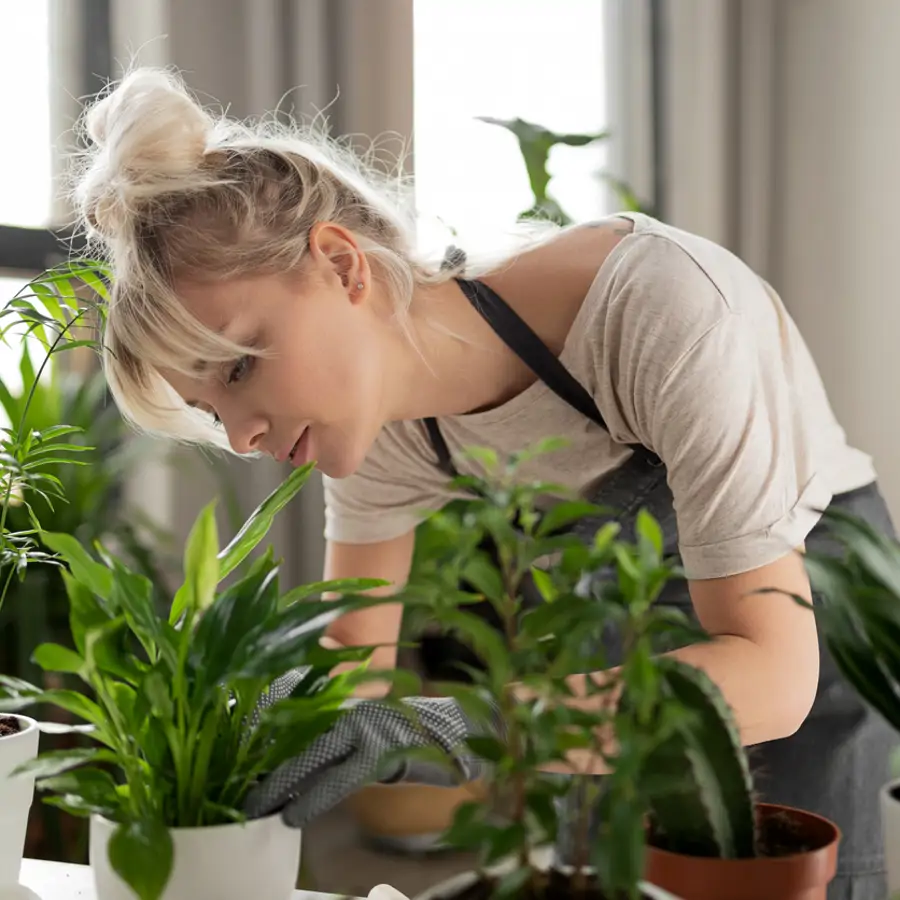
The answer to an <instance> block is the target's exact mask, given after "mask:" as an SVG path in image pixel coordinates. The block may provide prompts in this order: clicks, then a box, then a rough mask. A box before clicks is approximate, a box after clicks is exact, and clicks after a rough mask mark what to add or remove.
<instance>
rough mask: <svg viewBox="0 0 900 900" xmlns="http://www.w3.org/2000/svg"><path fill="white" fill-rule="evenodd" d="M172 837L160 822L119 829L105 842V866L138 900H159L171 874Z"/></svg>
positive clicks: (146, 821)
mask: <svg viewBox="0 0 900 900" xmlns="http://www.w3.org/2000/svg"><path fill="white" fill-rule="evenodd" d="M173 857H174V850H173V847H172V835H171V834H170V833H169V830H168V829H167V828H166V826H165V825H163V824H162V822H160V821H158V820H156V819H142V820H140V821H137V822H129V823H127V824H124V825H119V827H118V828H117V829H116V830H115V832H114V833H113V835H112V837H111V838H110V840H109V862H110V865H111V866H112V868H113V869H114V871H115V872H116V873H117V874H118V875H119V877H120V878H121V879H122V880H123V881H124V882H125V883H126V884H127V885H128V886H129V887H130V888H131V889H132V890H133V891H134V892H135V894H137V896H138V897H139V898H140V900H159V898H160V897H161V896H162V894H163V891H164V890H165V888H166V885H167V884H168V882H169V877H170V876H171V874H172V861H173Z"/></svg>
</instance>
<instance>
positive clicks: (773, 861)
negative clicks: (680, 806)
mask: <svg viewBox="0 0 900 900" xmlns="http://www.w3.org/2000/svg"><path fill="white" fill-rule="evenodd" d="M898 784H900V780H898ZM754 807H755V809H757V810H768V811H772V812H775V811H779V812H786V813H794V814H797V815H798V816H802V817H803V818H806V819H815V820H817V821H818V822H821V823H824V824H825V825H827V826H828V827H829V828H830V829H831V831H832V833H833V834H832V838H831V840H830V841H828V842H827V843H824V844H821V845H820V846H818V847H814V848H813V849H812V850H803V851H800V852H798V853H788V854H786V855H784V856H754V857H746V858H743V859H720V858H719V857H716V856H692V855H689V854H687V853H675V852H674V851H672V850H664V849H662V848H661V847H656V846H654V845H653V844H651V843H648V844H647V852H648V853H654V854H658V855H659V856H661V857H666V858H669V859H691V860H698V861H700V860H702V861H703V862H704V863H705V864H707V865H710V866H715V865H718V866H736V865H745V866H746V865H752V864H753V863H761V862H764V863H766V864H767V865H778V866H785V865H790V864H792V863H793V864H796V862H797V860H800V859H805V858H808V857H810V856H815V855H817V854H824V853H827V852H828V851H829V850H830V849H831V848H832V847H834V846H835V845H836V844H838V843H839V842H840V840H841V839H842V838H843V833H842V832H841V829H840V828H838V826H837V825H836V824H835V823H834V822H832V821H831V819H828V818H826V817H825V816H820V815H819V814H818V813H814V812H810V811H809V810H808V809H802V808H801V807H799V806H787V805H786V804H783V803H756V804H754Z"/></svg>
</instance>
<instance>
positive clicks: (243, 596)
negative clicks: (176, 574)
mask: <svg viewBox="0 0 900 900" xmlns="http://www.w3.org/2000/svg"><path fill="white" fill-rule="evenodd" d="M277 578H278V572H277V569H275V568H274V564H272V563H271V561H270V562H269V567H268V568H266V567H264V566H260V565H256V566H254V567H253V569H252V570H251V571H250V573H249V574H248V575H247V576H246V577H245V578H243V579H241V580H240V581H238V582H236V583H235V584H233V585H231V586H230V587H229V588H227V589H226V590H224V591H222V593H220V594H219V596H218V597H216V599H215V601H214V602H213V604H212V606H210V607H209V609H207V611H206V613H205V614H204V616H203V617H202V618H201V619H200V622H199V623H198V624H197V629H196V631H195V632H194V637H193V641H192V643H191V650H190V660H191V665H192V667H193V669H194V671H195V672H196V673H197V674H196V677H197V682H198V693H199V696H201V697H202V696H204V691H205V690H208V689H209V688H211V687H213V686H215V685H216V684H218V683H219V682H220V681H222V680H223V679H225V678H226V677H227V676H228V675H229V674H230V673H231V672H233V671H236V670H237V669H240V668H241V667H242V666H243V664H244V656H243V655H242V654H241V653H240V652H239V649H240V648H241V647H245V648H248V647H250V646H251V645H252V643H253V640H254V636H256V635H258V634H259V633H260V632H261V631H262V630H263V629H264V628H268V627H269V625H270V623H272V622H273V621H274V620H273V618H272V617H273V614H274V613H275V612H276V607H277V604H278V580H277ZM249 652H252V651H249ZM275 674H278V675H280V674H281V673H280V672H279V673H275Z"/></svg>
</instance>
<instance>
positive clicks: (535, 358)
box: [424, 278, 661, 477]
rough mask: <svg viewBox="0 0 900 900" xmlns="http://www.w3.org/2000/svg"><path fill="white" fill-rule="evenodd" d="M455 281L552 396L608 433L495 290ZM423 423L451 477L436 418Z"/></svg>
mask: <svg viewBox="0 0 900 900" xmlns="http://www.w3.org/2000/svg"><path fill="white" fill-rule="evenodd" d="M456 282H457V283H458V284H459V286H460V288H461V289H462V292H463V293H464V294H465V295H466V297H467V298H468V300H469V302H470V303H471V304H472V306H473V307H474V308H475V309H476V311H477V312H478V313H479V314H480V315H481V316H482V318H483V319H484V320H485V321H486V322H487V323H488V325H490V326H491V328H493V330H494V332H495V333H496V334H497V337H499V338H500V339H501V340H502V341H503V342H504V343H505V344H506V346H507V347H509V349H510V350H512V351H513V353H515V354H516V356H518V357H519V359H521V360H522V362H524V363H525V365H527V366H528V368H529V369H531V371H532V372H534V374H535V375H537V377H538V378H539V379H540V380H541V381H543V382H544V384H546V385H547V387H548V388H550V390H552V391H553V393H555V394H556V395H557V396H558V397H560V398H561V399H562V400H564V401H565V402H566V403H568V404H569V406H571V407H572V408H573V409H575V410H577V411H578V412H580V413H581V414H582V415H583V416H585V417H586V418H588V419H590V420H591V421H592V422H594V423H595V424H597V425H599V426H600V427H601V428H602V429H603V430H604V431H608V430H609V429H608V428H607V427H606V422H604V420H603V415H602V414H601V412H600V410H599V409H598V408H597V404H596V402H595V401H594V398H593V397H592V396H591V395H590V394H589V393H588V392H587V391H586V390H585V388H584V386H583V385H582V384H581V383H580V382H579V381H578V380H577V379H576V378H575V377H574V376H573V375H572V373H571V372H570V371H569V370H568V369H567V368H566V367H565V366H564V365H563V364H562V363H561V362H560V360H559V359H558V358H557V357H556V356H555V354H554V353H553V351H552V350H551V349H550V348H549V347H548V346H547V345H546V344H545V343H544V342H543V341H542V340H541V339H540V338H539V337H538V336H537V334H535V332H534V331H533V330H532V329H531V327H530V326H529V325H528V323H527V322H525V320H524V319H522V317H521V316H519V315H518V313H516V311H515V310H514V309H513V308H512V307H511V306H510V305H509V304H508V303H507V302H506V301H505V300H504V299H503V298H502V297H501V296H500V295H499V294H498V293H497V292H496V291H494V290H492V289H491V288H489V287H488V286H487V285H486V284H484V283H483V282H481V281H470V280H466V279H463V278H457V279H456ZM424 422H425V428H426V429H427V431H428V437H429V440H430V442H431V445H432V447H433V448H434V451H435V453H436V454H437V457H438V465H439V466H440V468H441V470H442V471H444V472H445V473H447V474H448V475H450V476H451V477H455V476H456V475H457V474H458V473H457V470H456V467H455V466H454V465H453V462H452V460H451V456H450V449H449V447H448V446H447V442H446V441H445V440H444V436H443V435H442V434H441V430H440V427H439V426H438V423H437V419H435V418H433V417H432V418H428V419H425V420H424ZM635 452H636V453H638V454H640V455H642V456H644V457H645V459H646V460H647V462H648V463H650V464H651V465H661V463H660V461H659V458H658V457H657V456H656V454H655V453H653V452H652V451H650V450H648V449H647V448H646V447H644V446H643V444H638V445H635Z"/></svg>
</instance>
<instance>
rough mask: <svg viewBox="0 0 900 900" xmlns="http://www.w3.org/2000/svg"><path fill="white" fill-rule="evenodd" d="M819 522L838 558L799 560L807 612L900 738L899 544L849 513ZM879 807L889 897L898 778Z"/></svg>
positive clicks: (899, 812)
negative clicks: (812, 598)
mask: <svg viewBox="0 0 900 900" xmlns="http://www.w3.org/2000/svg"><path fill="white" fill-rule="evenodd" d="M822 516H823V520H824V522H825V524H826V526H827V528H828V529H829V534H830V536H831V537H832V538H833V539H834V540H835V541H837V542H838V544H839V545H840V547H841V548H842V549H843V551H844V553H843V556H842V557H830V556H822V555H818V554H812V553H809V554H807V555H806V557H805V563H806V568H807V572H808V574H809V577H810V582H811V583H812V586H813V588H814V590H815V591H816V592H817V593H818V594H819V595H820V596H821V598H822V602H821V603H817V604H816V605H815V606H814V607H812V608H813V610H814V612H815V615H816V620H817V624H818V627H819V631H820V633H821V635H822V637H823V639H824V641H825V643H826V644H827V646H828V649H829V650H830V652H831V655H832V657H833V658H834V660H835V663H836V664H837V667H838V669H839V670H840V671H841V673H842V674H843V675H844V677H845V678H846V679H847V680H848V682H849V683H850V684H851V685H852V686H853V688H854V689H855V690H856V691H857V692H858V693H859V695H860V696H861V697H862V698H863V699H864V700H865V701H866V702H867V703H868V704H870V705H871V706H872V708H873V709H875V710H876V711H877V712H878V713H880V714H881V716H882V717H883V718H884V719H885V721H886V722H887V723H888V724H889V725H890V726H891V727H892V728H893V729H894V730H895V731H897V732H898V733H900V543H898V541H897V540H896V539H894V538H893V537H891V536H889V535H887V534H883V533H881V532H879V531H878V530H877V529H876V528H874V527H873V526H872V525H870V524H869V523H868V522H866V521H865V520H863V519H861V518H859V517H857V516H855V515H853V514H852V513H849V512H847V511H844V510H840V509H834V508H832V509H829V510H826V511H825V512H823V513H822ZM795 599H796V601H797V602H798V603H801V604H803V605H804V606H807V607H808V606H809V603H808V602H807V601H806V600H804V599H803V598H801V597H796V598H795ZM897 762H900V757H898V759H897ZM896 768H897V766H896V764H895V769H896ZM880 805H881V816H882V827H883V836H884V849H885V863H886V868H887V882H888V892H889V894H890V896H891V897H894V896H895V895H897V893H898V892H900V778H894V779H892V780H890V781H888V783H887V784H885V786H884V788H883V789H882V791H881V798H880Z"/></svg>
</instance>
